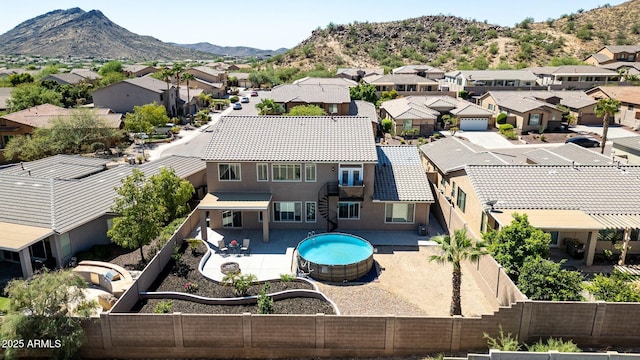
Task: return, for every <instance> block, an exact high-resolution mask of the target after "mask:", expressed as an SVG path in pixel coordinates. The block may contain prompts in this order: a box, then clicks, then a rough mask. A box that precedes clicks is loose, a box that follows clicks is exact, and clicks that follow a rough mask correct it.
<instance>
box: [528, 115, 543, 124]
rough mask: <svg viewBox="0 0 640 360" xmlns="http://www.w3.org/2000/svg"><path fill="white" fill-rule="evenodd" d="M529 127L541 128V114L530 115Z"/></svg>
mask: <svg viewBox="0 0 640 360" xmlns="http://www.w3.org/2000/svg"><path fill="white" fill-rule="evenodd" d="M529 125H530V126H539V125H540V114H531V115H529Z"/></svg>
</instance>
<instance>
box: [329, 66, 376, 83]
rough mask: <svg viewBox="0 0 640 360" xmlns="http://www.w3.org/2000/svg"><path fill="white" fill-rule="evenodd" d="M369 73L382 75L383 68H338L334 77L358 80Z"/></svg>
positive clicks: (369, 74)
mask: <svg viewBox="0 0 640 360" xmlns="http://www.w3.org/2000/svg"><path fill="white" fill-rule="evenodd" d="M371 75H384V69H383V68H338V70H336V77H339V78H344V79H350V80H353V81H356V82H360V80H362V79H363V78H364V77H366V76H371Z"/></svg>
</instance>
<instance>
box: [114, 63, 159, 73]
mask: <svg viewBox="0 0 640 360" xmlns="http://www.w3.org/2000/svg"><path fill="white" fill-rule="evenodd" d="M148 68H151V69H153V70H158V69H156V68H154V67H151V66H147V65H142V64H133V65H127V64H124V65H122V71H126V72H131V73H136V72H138V71H141V70H145V69H148Z"/></svg>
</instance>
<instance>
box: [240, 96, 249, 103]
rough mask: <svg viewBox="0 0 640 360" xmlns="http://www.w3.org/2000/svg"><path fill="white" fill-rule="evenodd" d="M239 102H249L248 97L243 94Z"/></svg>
mask: <svg viewBox="0 0 640 360" xmlns="http://www.w3.org/2000/svg"><path fill="white" fill-rule="evenodd" d="M240 102H241V103H248V102H249V98H248V97H246V96H243V97H241V98H240Z"/></svg>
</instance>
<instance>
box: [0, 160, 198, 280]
mask: <svg viewBox="0 0 640 360" xmlns="http://www.w3.org/2000/svg"><path fill="white" fill-rule="evenodd" d="M107 162H108V160H104V159H96V158H87V157H80V156H68V155H56V156H53V157H49V158H45V159H41V160H37V161H33V162H29V163H21V164H17V165H14V166H12V167H8V168H4V169H1V170H0V187H2V191H1V192H0V262H5V261H6V262H13V263H20V264H21V268H22V274H23V276H24V277H25V278H26V277H29V276H31V275H32V274H33V267H32V262H34V261H42V262H44V263H47V264H50V265H53V266H57V267H62V266H65V265H66V264H67V263H68V262H69V260H70V259H71V257H72V256H73V255H74V254H76V253H77V252H79V251H83V250H88V249H89V248H90V247H91V246H93V245H96V244H108V243H109V242H110V239H109V238H108V237H107V230H108V229H110V228H111V226H112V224H113V223H112V219H113V218H114V217H115V216H117V215H116V214H114V213H112V212H111V207H112V206H113V202H114V199H115V198H116V196H117V193H116V190H115V188H116V187H119V186H121V184H122V183H121V180H122V179H124V178H125V177H126V176H128V175H130V174H131V171H132V169H134V168H137V169H139V170H140V171H142V172H143V173H144V174H145V176H146V177H149V176H152V175H154V174H156V173H158V172H159V171H160V168H163V167H164V168H172V169H174V170H175V172H176V174H177V175H178V176H179V177H181V178H183V179H187V180H189V181H190V182H191V183H192V184H193V186H194V187H195V188H197V189H199V191H198V193H199V194H203V193H204V192H205V191H204V190H203V189H204V187H205V186H206V172H205V165H204V163H203V162H202V161H201V160H200V158H196V157H184V156H170V157H166V158H163V159H159V160H157V161H153V162H149V163H145V164H143V165H140V166H131V165H120V166H117V167H115V168H112V169H109V170H105V169H106V163H107Z"/></svg>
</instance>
